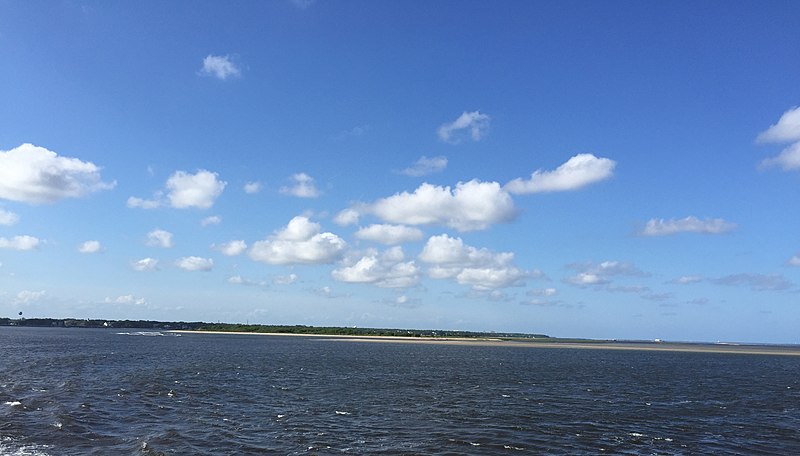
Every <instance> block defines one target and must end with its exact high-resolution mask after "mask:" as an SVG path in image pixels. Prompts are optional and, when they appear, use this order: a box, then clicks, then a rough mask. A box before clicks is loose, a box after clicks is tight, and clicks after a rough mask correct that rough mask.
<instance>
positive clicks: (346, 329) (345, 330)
mask: <svg viewBox="0 0 800 456" xmlns="http://www.w3.org/2000/svg"><path fill="white" fill-rule="evenodd" d="M0 326H26V327H57V328H126V329H156V330H168V331H169V330H181V331H213V332H239V333H242V332H244V333H264V334H309V335H321V336H389V337H420V338H423V337H426V338H462V339H488V338H493V339H525V340H531V339H547V340H551V339H552V338H551V337H550V336H547V335H545V334H527V333H511V332H503V333H498V332H482V331H455V330H442V329H394V328H359V327H355V326H306V325H251V324H240V323H205V322H199V321H196V322H184V321H179V322H175V321H153V320H100V319H78V318H19V319H12V318H0Z"/></svg>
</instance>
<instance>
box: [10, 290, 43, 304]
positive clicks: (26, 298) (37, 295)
mask: <svg viewBox="0 0 800 456" xmlns="http://www.w3.org/2000/svg"><path fill="white" fill-rule="evenodd" d="M46 294H47V292H46V291H44V290H41V291H32V290H23V291H20V292H19V293H17V297H16V299H14V304H30V303H32V302H35V301H39V300H41V299H42V298H44V297H45V295H46Z"/></svg>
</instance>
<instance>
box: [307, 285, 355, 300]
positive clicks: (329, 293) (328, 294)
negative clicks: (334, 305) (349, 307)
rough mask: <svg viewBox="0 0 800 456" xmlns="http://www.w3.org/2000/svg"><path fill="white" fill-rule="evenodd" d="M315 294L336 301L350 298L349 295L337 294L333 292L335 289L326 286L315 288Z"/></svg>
mask: <svg viewBox="0 0 800 456" xmlns="http://www.w3.org/2000/svg"><path fill="white" fill-rule="evenodd" d="M313 291H314V293H315V294H317V295H319V296H322V297H324V298H328V299H336V298H346V297H348V296H350V295H349V294H347V293H337V292H335V291H334V290H333V288H331V287H329V286H327V285H325V286H323V287H319V288H315V289H314V290H313Z"/></svg>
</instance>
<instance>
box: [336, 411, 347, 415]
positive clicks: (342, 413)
mask: <svg viewBox="0 0 800 456" xmlns="http://www.w3.org/2000/svg"><path fill="white" fill-rule="evenodd" d="M334 411H335V412H336V414H337V415H350V412H340V411H338V410H334Z"/></svg>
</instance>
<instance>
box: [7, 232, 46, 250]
mask: <svg viewBox="0 0 800 456" xmlns="http://www.w3.org/2000/svg"><path fill="white" fill-rule="evenodd" d="M40 243H41V241H40V240H39V238H36V237H33V236H28V235H22V236H14V237H13V238H10V239H9V238H5V237H0V249H9V250H33V249H35V248H37V247H39V244H40Z"/></svg>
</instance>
